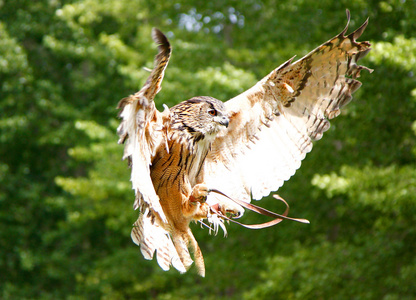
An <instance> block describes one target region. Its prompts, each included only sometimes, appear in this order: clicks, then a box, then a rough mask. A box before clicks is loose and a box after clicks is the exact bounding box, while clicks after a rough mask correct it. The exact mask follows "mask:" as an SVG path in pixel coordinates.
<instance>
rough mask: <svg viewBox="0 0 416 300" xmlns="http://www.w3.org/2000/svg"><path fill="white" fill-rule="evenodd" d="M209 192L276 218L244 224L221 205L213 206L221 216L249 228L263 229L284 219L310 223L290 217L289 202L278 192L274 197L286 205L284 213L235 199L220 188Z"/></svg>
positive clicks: (215, 211) (214, 210)
mask: <svg viewBox="0 0 416 300" xmlns="http://www.w3.org/2000/svg"><path fill="white" fill-rule="evenodd" d="M209 192H214V193H217V194H219V195H222V196H224V197H226V198H228V199H230V200H231V201H233V202H234V203H236V204H238V205H240V206H242V207H244V208H246V209H248V210H251V211H254V212H256V213H258V214H261V215H265V216H268V217H272V218H275V219H273V220H271V221H269V222H265V223H261V224H243V223H240V222H237V221H236V220H234V219H232V218H229V217H227V216H226V215H224V214H223V213H222V212H221V210H220V207H219V205H218V204H216V205H213V206H211V209H212V211H213V212H214V213H215V214H217V215H218V216H220V217H221V218H223V219H225V220H228V221H231V222H233V223H236V224H239V225H241V226H243V227H245V228H249V229H262V228H267V227H271V226H274V225H276V224H279V223H280V222H282V221H283V220H291V221H296V222H300V223H306V224H309V221H308V220H306V219H298V218H291V217H288V216H287V215H288V213H289V204H287V202H286V201H285V200H284V199H283V198H282V197H280V196H279V195H276V194H275V195H273V197H274V198H275V199H277V200H280V201H282V202H283V203H284V204H285V205H286V210H285V212H284V213H283V214H282V215H280V214H277V213H275V212H272V211H270V210H267V209H265V208H262V207H260V206H257V205H254V204H251V203H248V202H245V201H241V200H238V199H233V198H231V197H229V196H227V195H226V194H224V193H223V192H220V191H219V190H216V189H211V190H210V191H209Z"/></svg>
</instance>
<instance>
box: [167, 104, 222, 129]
mask: <svg viewBox="0 0 416 300" xmlns="http://www.w3.org/2000/svg"><path fill="white" fill-rule="evenodd" d="M171 112H173V115H174V119H175V124H177V125H179V126H178V128H180V129H185V130H187V131H188V132H190V133H191V134H193V135H196V136H199V137H200V136H201V135H202V136H206V135H212V134H215V133H217V132H218V131H220V130H221V128H224V127H227V126H228V122H229V118H228V116H227V112H226V108H225V106H224V103H223V102H221V101H220V100H218V99H215V98H212V97H206V96H201V97H194V98H191V99H189V100H187V101H184V102H182V103H179V104H178V105H176V106H174V107H173V108H172V109H171Z"/></svg>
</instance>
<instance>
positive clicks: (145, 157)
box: [117, 28, 171, 221]
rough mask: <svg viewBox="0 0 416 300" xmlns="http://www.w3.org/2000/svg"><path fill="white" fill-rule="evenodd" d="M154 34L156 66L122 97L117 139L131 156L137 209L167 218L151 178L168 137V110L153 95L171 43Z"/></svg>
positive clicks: (163, 70) (156, 30)
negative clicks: (140, 85) (160, 107)
mask: <svg viewBox="0 0 416 300" xmlns="http://www.w3.org/2000/svg"><path fill="white" fill-rule="evenodd" d="M152 36H153V39H154V40H155V42H156V43H157V44H158V49H159V53H158V55H157V56H156V58H155V63H154V64H155V67H154V69H153V70H152V72H151V74H150V76H149V77H148V78H147V81H146V83H145V84H144V86H143V88H142V89H141V90H140V91H138V92H137V93H135V94H133V95H130V96H129V97H126V98H124V99H122V100H120V102H119V104H118V107H117V108H118V109H120V113H119V117H121V119H122V121H121V123H120V126H119V127H118V128H117V133H118V135H119V136H120V139H119V140H118V143H119V144H122V143H124V144H125V148H124V155H123V159H126V158H128V159H129V163H130V165H131V181H132V185H133V189H134V191H135V193H136V200H135V202H134V209H137V208H138V207H141V206H149V207H150V208H151V209H152V210H153V211H154V212H156V213H157V214H159V216H160V217H161V219H162V220H164V221H166V217H165V215H164V213H163V210H162V207H161V206H160V203H159V197H158V196H157V194H156V192H155V189H154V187H153V183H152V180H151V178H150V165H151V159H152V157H153V156H154V155H155V151H156V149H157V147H158V146H159V145H160V144H161V143H163V142H165V140H166V138H165V136H164V131H163V127H164V126H163V125H164V121H165V119H166V118H167V117H168V114H163V113H160V112H159V111H158V110H157V109H156V106H155V103H154V101H153V99H154V97H155V96H156V94H157V93H158V92H159V91H160V89H161V83H162V80H163V76H164V73H165V69H166V67H167V65H168V62H169V58H170V54H171V47H170V44H169V41H168V40H167V39H166V37H165V36H164V35H163V33H161V32H160V31H159V30H158V29H155V28H154V29H153V32H152ZM142 208H143V209H142V211H144V207H142Z"/></svg>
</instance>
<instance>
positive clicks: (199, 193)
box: [189, 183, 209, 205]
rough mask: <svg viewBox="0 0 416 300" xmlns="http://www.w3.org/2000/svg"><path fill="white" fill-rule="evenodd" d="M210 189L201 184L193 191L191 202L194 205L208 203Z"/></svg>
mask: <svg viewBox="0 0 416 300" xmlns="http://www.w3.org/2000/svg"><path fill="white" fill-rule="evenodd" d="M208 193H209V189H208V187H207V185H206V184H204V183H200V184H197V185H195V186H194V188H193V189H192V193H191V196H190V197H189V201H190V202H191V203H192V204H193V205H197V202H199V203H205V202H206V201H207V197H208Z"/></svg>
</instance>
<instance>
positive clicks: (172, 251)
mask: <svg viewBox="0 0 416 300" xmlns="http://www.w3.org/2000/svg"><path fill="white" fill-rule="evenodd" d="M131 238H132V240H133V242H134V243H135V244H136V245H138V246H140V251H141V252H142V254H143V257H144V258H145V259H148V260H151V259H153V255H154V253H155V251H156V259H157V262H158V264H159V266H160V267H161V268H162V269H163V270H164V271H167V270H169V269H170V266H171V265H173V267H174V268H175V269H177V270H178V271H179V272H181V273H184V272H186V268H185V266H184V264H183V263H182V261H181V259H180V257H179V255H178V252H177V250H176V248H175V246H174V245H173V242H172V239H171V237H170V235H169V233H168V232H167V231H166V230H165V229H164V228H162V227H161V226H159V225H158V224H157V222H152V218H151V217H150V216H149V214H148V213H144V214H140V216H139V218H138V219H137V221H136V222H135V223H134V225H133V229H132V231H131ZM191 263H192V262H191Z"/></svg>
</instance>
